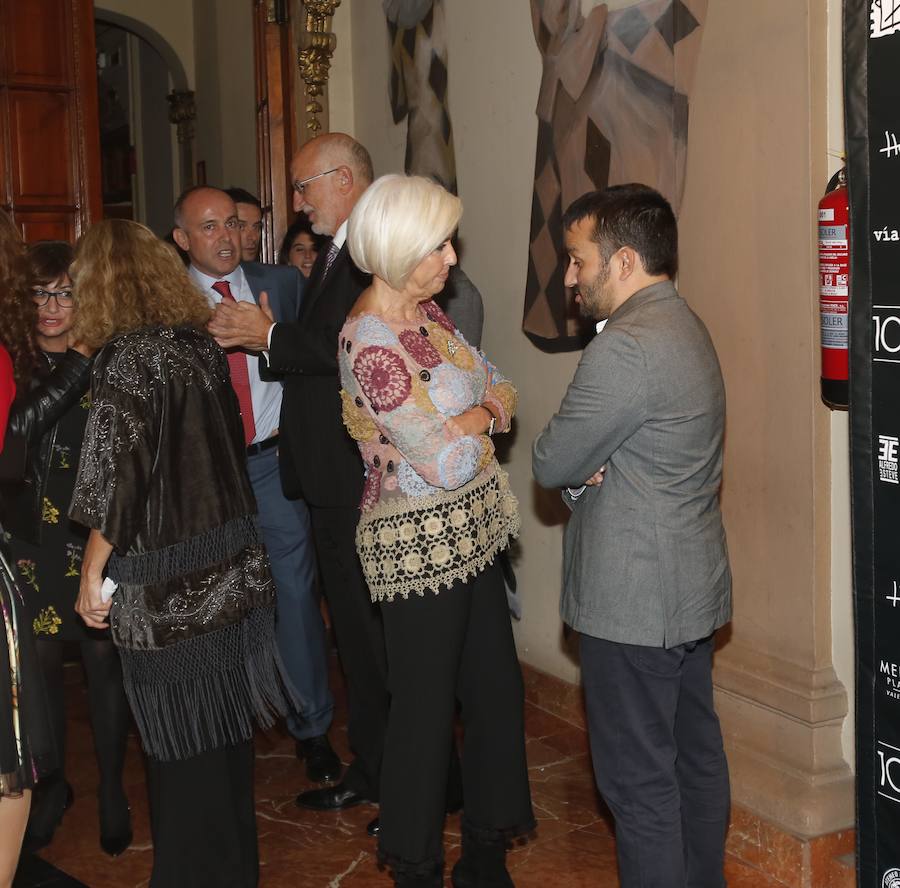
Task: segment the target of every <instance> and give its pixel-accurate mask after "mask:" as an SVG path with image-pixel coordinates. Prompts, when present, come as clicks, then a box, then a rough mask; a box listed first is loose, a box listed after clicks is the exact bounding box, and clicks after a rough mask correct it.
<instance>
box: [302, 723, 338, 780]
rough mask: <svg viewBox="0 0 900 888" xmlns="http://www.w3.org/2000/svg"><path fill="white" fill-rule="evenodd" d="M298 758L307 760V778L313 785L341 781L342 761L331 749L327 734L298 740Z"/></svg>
mask: <svg viewBox="0 0 900 888" xmlns="http://www.w3.org/2000/svg"><path fill="white" fill-rule="evenodd" d="M297 758H299V759H305V760H306V776H307V777H309V779H310V780H312V781H313V783H334V782H335V781H337V780H340V779H341V760H340V759H339V758H338V757H337V753H336V752H335V751H334V750H333V749H332V748H331V743H329V742H328V735H327V734H319V736H318V737H307V739H306V740H298V741H297Z"/></svg>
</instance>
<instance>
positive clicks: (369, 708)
mask: <svg viewBox="0 0 900 888" xmlns="http://www.w3.org/2000/svg"><path fill="white" fill-rule="evenodd" d="M310 518H311V519H312V527H313V536H314V539H315V544H316V555H317V556H318V561H319V571H320V573H321V577H322V586H323V590H322V591H323V593H324V595H325V600H326V601H327V602H328V609H329V611H330V613H331V619H332V622H333V624H334V633H335V637H336V640H337V647H338V653H339V654H340V657H341V666H342V667H343V670H344V676H345V678H346V681H347V694H348V710H349V711H348V717H347V734H348V736H349V739H350V748H351V750H352V751H353V754H354V756H355V758H354V759H353V761H352V762H351V763H350V766H349V767H348V769H347V772H346V774H345V775H344V780H343V782H344V784H345V785H346V786H347V787H348V788H349V789H352V790H354V791H356V792H358V793H359V794H360V795H362V796H365V798H367V799H371V800H372V801H373V802H377V801H378V788H379V776H380V774H381V759H382V754H383V752H384V735H385V730H386V729H387V718H388V705H389V699H390V698H389V696H388V692H387V661H386V657H385V650H384V630H383V628H382V624H381V614H380V613H379V612H378V608H377V607H376V606H375V605H374V604H372V599H371V596H370V595H369V587H368V586H367V585H366V580H365V577H364V576H363V572H362V567H361V566H360V563H359V556H358V555H357V552H356V525H357V523H358V522H359V509H356V508H354V509H318V508H310Z"/></svg>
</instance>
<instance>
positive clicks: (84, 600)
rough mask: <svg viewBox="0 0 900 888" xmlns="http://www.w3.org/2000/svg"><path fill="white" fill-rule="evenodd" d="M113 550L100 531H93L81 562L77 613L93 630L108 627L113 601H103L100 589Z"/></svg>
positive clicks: (76, 605) (76, 604)
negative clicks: (104, 570)
mask: <svg viewBox="0 0 900 888" xmlns="http://www.w3.org/2000/svg"><path fill="white" fill-rule="evenodd" d="M112 550H113V547H112V543H110V542H109V541H108V540H107V539H106V537H104V536H103V534H102V533H100V531H99V530H92V531H91V533H90V536H89V537H88V541H87V545H86V546H85V547H84V556H83V559H82V562H81V583H80V584H79V586H78V599H77V600H76V602H75V612H76V613H77V614H78V615H79V616H80V617H81V619H82V620H84V622H85V623H86V624H87V625H88V626H90V627H91V628H92V629H105V628H106V626H107V622H106V620H107V616H108V615H109V609H110V607H111V606H112V600H110V601H104V600H103V598H102V597H101V595H100V587H101V586H102V585H103V569H104V568H105V567H106V562H107V561H109V556H110V555H111V554H112Z"/></svg>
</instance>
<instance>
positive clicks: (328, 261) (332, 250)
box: [322, 241, 341, 278]
mask: <svg viewBox="0 0 900 888" xmlns="http://www.w3.org/2000/svg"><path fill="white" fill-rule="evenodd" d="M340 252H341V248H340V247H339V246H338V245H337V244H336V243H335V242H334V241H332V242H331V243H330V244H329V245H328V254H327V255H326V256H325V268H324V270H323V271H322V277H323V278H324V277H325V276H326V275H327V274H328V272H329V271H331V266H332V265H334V260H335V259H337V254H338V253H340Z"/></svg>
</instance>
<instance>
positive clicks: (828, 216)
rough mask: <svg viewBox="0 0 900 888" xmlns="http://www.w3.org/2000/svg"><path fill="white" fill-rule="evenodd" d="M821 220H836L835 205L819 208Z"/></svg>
mask: <svg viewBox="0 0 900 888" xmlns="http://www.w3.org/2000/svg"><path fill="white" fill-rule="evenodd" d="M819 221H820V222H834V207H824V208H823V209H820V210H819Z"/></svg>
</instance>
